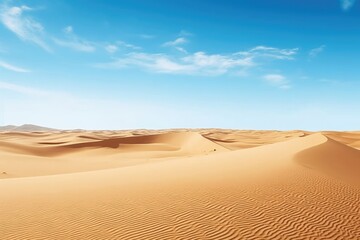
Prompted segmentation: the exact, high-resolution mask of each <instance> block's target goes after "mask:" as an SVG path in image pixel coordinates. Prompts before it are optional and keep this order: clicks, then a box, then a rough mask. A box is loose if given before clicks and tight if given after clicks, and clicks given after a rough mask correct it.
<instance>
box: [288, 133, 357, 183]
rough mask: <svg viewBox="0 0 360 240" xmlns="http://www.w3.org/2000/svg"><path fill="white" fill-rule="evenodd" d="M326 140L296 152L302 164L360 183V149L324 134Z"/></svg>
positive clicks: (296, 158)
mask: <svg viewBox="0 0 360 240" xmlns="http://www.w3.org/2000/svg"><path fill="white" fill-rule="evenodd" d="M322 136H323V138H324V142H323V143H322V144H319V145H317V146H314V147H311V148H308V149H305V150H303V151H301V152H299V153H297V154H296V156H295V160H296V161H297V162H299V163H300V164H302V165H304V166H306V167H309V168H313V169H316V170H320V171H323V172H326V173H329V174H331V175H334V176H336V177H341V178H343V179H349V180H354V181H357V182H358V183H360V174H359V173H360V151H359V150H357V149H354V148H352V147H349V146H347V145H345V144H342V143H340V142H337V141H335V140H333V139H331V138H330V137H326V136H324V135H322Z"/></svg>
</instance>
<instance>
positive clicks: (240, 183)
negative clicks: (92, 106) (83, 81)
mask: <svg viewBox="0 0 360 240" xmlns="http://www.w3.org/2000/svg"><path fill="white" fill-rule="evenodd" d="M359 143H360V133H359V132H321V133H312V132H304V131H291V132H277V131H236V130H218V129H198V130H168V131H146V130H138V131H97V132H88V131H78V132H75V131H73V132H71V131H63V132H61V131H58V132H37V133H25V132H3V133H0V192H1V193H0V234H1V235H0V239H360V151H359V149H360V144H359Z"/></svg>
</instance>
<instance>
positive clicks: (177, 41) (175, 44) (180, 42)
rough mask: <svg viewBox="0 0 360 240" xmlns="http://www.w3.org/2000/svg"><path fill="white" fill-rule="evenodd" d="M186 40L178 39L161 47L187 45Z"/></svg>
mask: <svg viewBox="0 0 360 240" xmlns="http://www.w3.org/2000/svg"><path fill="white" fill-rule="evenodd" d="M187 42H188V40H187V39H186V38H184V37H179V38H177V39H175V40H173V41H169V42H166V43H164V44H163V46H165V47H175V46H179V45H183V44H184V43H187Z"/></svg>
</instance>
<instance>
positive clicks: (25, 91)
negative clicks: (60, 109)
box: [0, 81, 49, 97]
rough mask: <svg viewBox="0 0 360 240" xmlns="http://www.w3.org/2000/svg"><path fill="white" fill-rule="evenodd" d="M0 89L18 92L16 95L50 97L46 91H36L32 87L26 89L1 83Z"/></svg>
mask: <svg viewBox="0 0 360 240" xmlns="http://www.w3.org/2000/svg"><path fill="white" fill-rule="evenodd" d="M0 89H3V90H8V91H12V92H16V93H20V94H25V95H30V96H36V97H41V96H48V95H49V94H48V93H47V92H45V91H41V90H38V89H34V88H31V87H24V86H20V85H16V84H12V83H8V82H2V81H0Z"/></svg>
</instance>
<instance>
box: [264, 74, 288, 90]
mask: <svg viewBox="0 0 360 240" xmlns="http://www.w3.org/2000/svg"><path fill="white" fill-rule="evenodd" d="M263 79H264V80H265V81H266V82H267V83H269V84H270V85H273V86H276V87H279V88H281V89H289V88H290V85H289V82H288V80H287V79H286V77H285V76H284V75H281V74H267V75H264V76H263Z"/></svg>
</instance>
